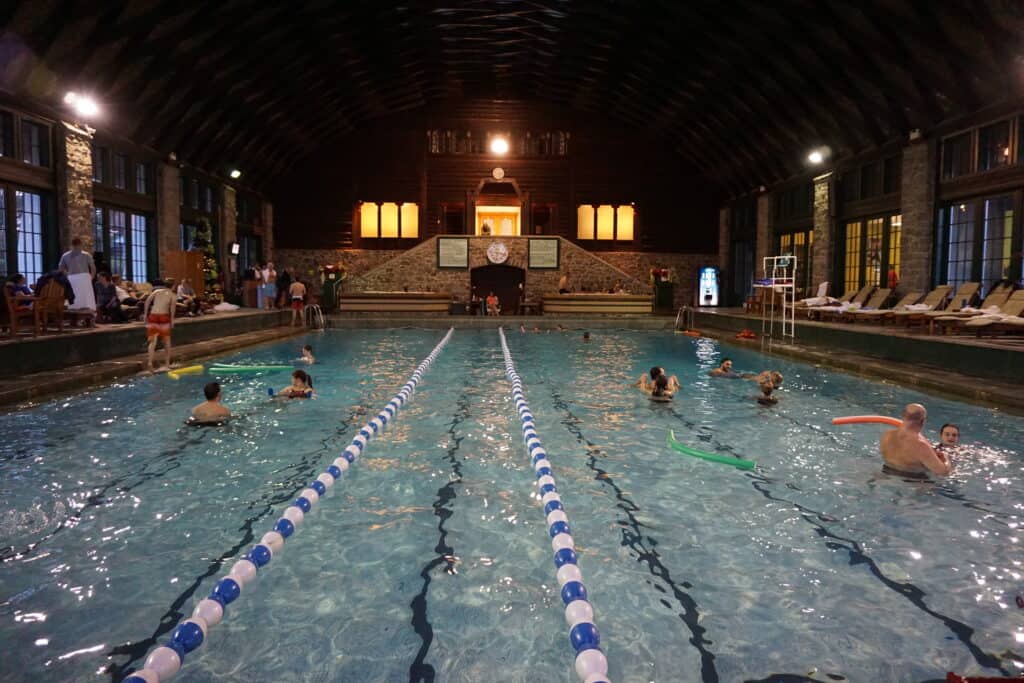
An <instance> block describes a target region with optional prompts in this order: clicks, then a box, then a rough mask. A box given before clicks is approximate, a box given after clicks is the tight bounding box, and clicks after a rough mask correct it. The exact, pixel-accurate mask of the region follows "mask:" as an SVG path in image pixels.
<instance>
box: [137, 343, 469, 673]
mask: <svg viewBox="0 0 1024 683" xmlns="http://www.w3.org/2000/svg"><path fill="white" fill-rule="evenodd" d="M454 331H455V328H449V330H448V334H446V335H445V336H444V338H443V339H442V340H441V341H440V342H438V344H437V346H435V347H434V350H433V351H431V352H430V354H429V355H428V356H427V357H426V358H424V359H423V362H421V363H420V364H419V365H418V366H417V367H416V370H414V371H413V373H412V375H411V376H410V378H409V381H408V382H406V383H405V384H404V385H403V386H402V389H401V390H400V391H399V392H398V393H397V394H395V397H394V398H392V399H391V400H390V401H389V402H388V404H387V405H386V406H384V409H383V410H381V411H380V413H379V414H378V415H377V417H375V418H373V419H372V420H370V421H369V422H367V423H366V424H365V425H364V426H363V427H362V428H360V430H359V433H358V434H356V436H355V438H354V439H353V440H352V443H351V444H350V445H349V446H348V447H346V448H345V451H344V452H343V453H342V454H341V455H340V456H339V457H337V458H335V460H334V462H332V463H331V464H330V465H328V466H327V468H326V469H325V470H324V472H322V473H321V474H319V475H318V476H317V478H316V479H315V480H314V481H313V482H312V483H311V484H310V485H309V487H308V488H306V489H303V490H302V491H301V492H300V493H299V497H298V498H296V499H295V501H294V502H293V503H292V504H291V505H289V506H288V507H287V508H285V510H284V513H283V514H282V515H281V518H280V519H278V520H277V522H275V524H274V527H273V529H272V530H270V531H268V532H267V533H265V534H264V535H263V538H261V539H260V542H259V543H257V544H256V545H254V546H253V547H252V549H251V550H250V551H249V552H248V553H246V554H245V555H244V556H242V559H240V560H238V561H237V562H235V564H234V565H232V567H231V570H230V571H229V572H228V573H227V575H226V576H224V577H222V578H221V579H220V580H219V581H217V584H216V585H215V586H214V588H213V592H211V593H210V595H209V597H206V598H203V599H202V600H200V601H199V603H198V604H197V605H196V607H195V609H194V610H193V612H192V616H191V617H190V618H188V619H185V620H184V621H182V622H181V623H180V624H178V626H177V627H176V628H175V629H174V631H172V632H171V638H170V640H168V641H167V643H166V644H164V645H161V646H159V647H157V648H156V649H154V650H153V651H152V652H150V653H149V656H148V657H146V662H145V664H144V665H143V668H142V669H140V670H138V671H135V672H133V673H131V674H129V675H128V677H126V678H125V679H124V681H123V683H161V682H162V681H167V680H170V678H171V677H172V676H174V675H175V674H176V673H178V670H179V669H180V668H181V665H182V663H183V662H184V661H185V655H187V654H188V653H190V652H192V651H193V650H195V649H196V648H198V647H199V646H200V645H202V644H203V641H204V640H205V639H206V634H207V632H208V631H209V630H210V629H211V628H212V627H214V626H216V625H217V624H219V623H220V622H221V621H222V620H223V619H224V613H225V610H226V608H227V606H228V605H229V604H231V603H232V602H234V601H235V600H237V599H238V597H239V596H240V595H241V594H242V589H243V588H244V587H245V586H247V585H248V584H250V583H252V582H254V581H255V580H256V575H257V572H258V571H259V570H260V569H262V568H263V567H265V566H266V565H267V564H268V563H269V562H270V560H271V559H273V558H274V556H275V555H278V554H279V553H280V552H281V551H282V550H284V542H285V539H287V538H288V537H290V536H291V535H292V534H293V533H295V531H296V530H297V529H298V527H299V525H300V524H301V523H302V520H303V518H304V517H305V515H306V514H307V513H309V511H310V510H312V509H313V506H314V505H316V504H317V502H318V501H319V500H320V496H323V495H324V494H326V493H327V489H329V488H330V487H332V486H334V482H335V481H337V480H340V479H341V477H342V475H343V474H344V473H345V472H347V471H348V469H349V466H350V465H352V464H353V463H354V462H355V461H356V460H357V459H359V457H360V456H361V455H362V453H363V450H364V449H365V448H366V445H367V444H368V443H369V442H370V441H371V440H372V439H373V438H374V437H375V436H378V435H380V434H381V433H382V432H383V431H384V427H385V425H387V424H388V422H390V421H392V420H394V419H395V417H396V416H397V414H398V411H399V409H401V408H402V406H404V405H405V403H406V402H407V401H408V400H409V399H410V398H411V397H412V395H413V393H414V392H415V391H416V385H418V384H419V382H420V379H421V378H422V377H423V373H425V372H426V371H427V369H428V368H429V367H430V364H431V363H433V362H434V359H436V358H437V356H438V354H439V353H441V350H442V349H444V347H445V345H447V344H448V340H449V339H451V337H452V333H454Z"/></svg>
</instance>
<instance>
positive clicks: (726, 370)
mask: <svg viewBox="0 0 1024 683" xmlns="http://www.w3.org/2000/svg"><path fill="white" fill-rule="evenodd" d="M708 375H709V376H710V377H726V378H728V379H739V377H740V375H739V374H738V373H736V372H733V370H732V358H723V359H722V363H721V364H720V365H719V366H718V367H717V368H715V369H714V370H712V371H710V372H709V373H708Z"/></svg>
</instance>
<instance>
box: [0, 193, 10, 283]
mask: <svg viewBox="0 0 1024 683" xmlns="http://www.w3.org/2000/svg"><path fill="white" fill-rule="evenodd" d="M10 272H11V271H10V270H8V268H7V193H6V192H4V190H3V188H0V275H7V274H8V273H10Z"/></svg>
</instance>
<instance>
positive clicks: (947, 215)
mask: <svg viewBox="0 0 1024 683" xmlns="http://www.w3.org/2000/svg"><path fill="white" fill-rule="evenodd" d="M1001 197H1008V198H1009V200H1010V202H1009V204H1010V210H1011V211H1013V218H1012V222H1011V229H1012V231H1013V233H1012V235H1011V236H1010V240H1009V243H1010V246H1009V249H1008V251H1009V256H1008V260H1009V264H1010V265H1009V268H1010V278H1011V279H1013V280H1014V281H1020V280H1021V278H1022V275H1024V273H1022V271H1024V256H1022V255H1021V252H1022V249H1024V229H1022V228H1024V218H1022V215H1021V214H1022V211H1024V189H1017V190H1012V191H1005V192H995V193H990V194H985V195H980V196H975V197H970V198H965V199H951V200H948V201H944V202H942V203H941V204H939V206H938V210H937V212H936V215H937V220H936V222H935V233H934V235H933V239H934V246H935V253H934V260H933V264H932V266H933V268H934V271H933V273H932V283H933V286H938V285H943V284H949V282H950V277H949V264H950V253H949V252H950V243H949V238H950V227H951V225H952V221H951V215H952V211H953V210H955V209H956V208H958V207H959V206H961V205H963V206H964V207H966V206H967V205H971V206H972V210H973V212H974V217H973V218H972V220H971V223H970V225H971V226H972V237H971V249H970V253H971V260H970V268H969V272H967V273H966V274H965V276H964V277H965V279H964V280H963V281H964V282H980V283H981V292H982V296H985V295H986V294H987V293H988V291H989V287H990V285H991V284H992V282H997V281H998V280H992V281H989V282H985V281H983V280H982V275H983V272H984V267H985V261H986V259H985V243H986V241H990V240H986V239H985V203H986V202H988V201H993V200H996V199H999V198H1001ZM988 260H991V259H988ZM953 280H954V282H957V283H959V282H960V280H959V279H958V278H954V279H953Z"/></svg>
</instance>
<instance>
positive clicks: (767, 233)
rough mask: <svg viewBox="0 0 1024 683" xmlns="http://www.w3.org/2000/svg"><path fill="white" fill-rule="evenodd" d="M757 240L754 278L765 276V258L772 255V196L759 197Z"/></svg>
mask: <svg viewBox="0 0 1024 683" xmlns="http://www.w3.org/2000/svg"><path fill="white" fill-rule="evenodd" d="M755 239H756V240H757V241H756V242H755V245H754V279H759V278H763V277H765V273H764V259H765V257H766V256H771V255H772V253H771V252H772V242H773V240H772V196H771V195H770V194H763V195H761V196H760V197H758V198H757V234H756V238H755Z"/></svg>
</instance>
